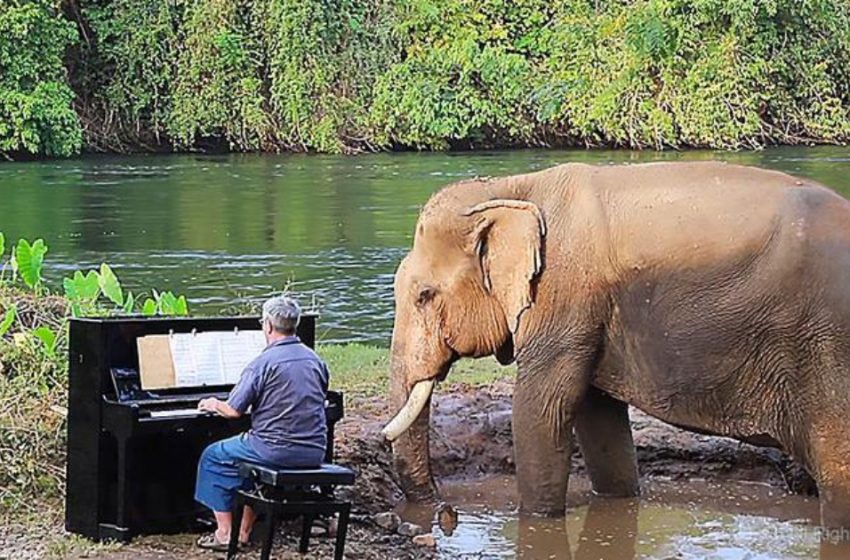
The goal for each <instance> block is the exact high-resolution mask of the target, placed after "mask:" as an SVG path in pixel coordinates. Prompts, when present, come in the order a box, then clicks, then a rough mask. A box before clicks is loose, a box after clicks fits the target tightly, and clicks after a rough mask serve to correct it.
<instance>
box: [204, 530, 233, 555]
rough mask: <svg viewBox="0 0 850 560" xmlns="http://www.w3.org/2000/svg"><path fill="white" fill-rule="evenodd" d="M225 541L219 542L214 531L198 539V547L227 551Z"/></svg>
mask: <svg viewBox="0 0 850 560" xmlns="http://www.w3.org/2000/svg"><path fill="white" fill-rule="evenodd" d="M227 545H228V543H226V542H221V541H220V540H218V537H216V536H215V533H214V532H213V533H208V534H206V535H204V536H202V537H201V538H199V539H198V547H200V548H203V549H206V550H214V551H216V552H227Z"/></svg>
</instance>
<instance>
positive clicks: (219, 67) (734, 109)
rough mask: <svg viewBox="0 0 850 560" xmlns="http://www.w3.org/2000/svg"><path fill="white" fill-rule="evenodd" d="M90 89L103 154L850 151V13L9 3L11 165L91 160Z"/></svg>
mask: <svg viewBox="0 0 850 560" xmlns="http://www.w3.org/2000/svg"><path fill="white" fill-rule="evenodd" d="M75 27H76V29H77V31H78V32H77V31H75ZM69 48H70V50H69ZM66 51H67V52H66ZM63 56H64V57H65V59H64V67H63ZM65 67H67V68H69V69H70V75H71V78H70V81H69V78H68V76H67V74H68V72H66V70H65ZM69 83H70V84H71V85H70V86H69ZM72 88H73V89H72ZM72 91H73V92H76V106H77V110H78V111H79V114H80V115H82V117H83V119H84V121H85V127H84V129H85V145H86V147H87V148H89V149H108V150H129V149H133V148H137V147H141V148H145V149H161V148H166V149H178V150H194V149H203V148H206V147H210V146H213V147H225V148H227V149H230V150H240V151H247V150H263V151H279V150H298V151H306V150H315V151H321V152H356V151H361V150H377V149H390V148H398V147H401V148H404V147H410V148H418V149H445V148H450V147H454V146H460V147H488V146H527V145H539V144H543V143H548V144H559V145H565V144H570V145H575V144H578V145H587V146H594V145H612V146H624V147H634V148H644V147H648V148H664V147H670V146H672V147H686V146H698V147H721V148H752V147H756V148H757V147H760V146H763V145H766V144H772V143H799V142H845V141H847V140H848V139H850V93H849V92H850V4H848V3H846V2H836V1H834V0H810V1H807V2H802V3H801V2H797V1H796V0H628V1H622V0H558V1H556V2H551V1H550V2H546V1H544V0H515V1H510V0H441V1H436V0H301V1H295V0H234V1H232V2H222V1H221V0H185V1H184V0H181V1H179V2H175V1H171V0H111V1H107V0H77V1H76V2H73V3H68V5H67V6H66V7H65V10H64V12H62V11H60V10H58V9H57V8H56V7H55V6H54V4H52V3H50V2H49V1H48V0H12V1H11V2H10V3H7V4H6V5H4V6H3V7H0V117H2V118H0V151H3V152H11V151H26V152H31V153H36V154H48V155H67V154H69V153H73V152H76V151H78V150H79V149H80V146H81V128H80V125H79V122H78V119H77V117H76V115H75V113H74V111H73V110H72V109H71V104H72V101H73V100H74V99H75V95H74V93H72Z"/></svg>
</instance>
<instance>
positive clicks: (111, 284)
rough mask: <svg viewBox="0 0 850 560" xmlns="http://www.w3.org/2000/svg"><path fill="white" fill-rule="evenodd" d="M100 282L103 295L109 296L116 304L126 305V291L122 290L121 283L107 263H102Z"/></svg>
mask: <svg viewBox="0 0 850 560" xmlns="http://www.w3.org/2000/svg"><path fill="white" fill-rule="evenodd" d="M98 282H99V284H100V289H101V291H102V292H103V295H105V296H106V297H107V298H109V301H111V302H112V303H114V304H115V305H124V292H123V291H122V290H121V283H120V282H119V281H118V277H117V276H115V273H114V272H112V269H111V268H109V265H108V264H106V263H103V264H102V265H100V276H99V277H98Z"/></svg>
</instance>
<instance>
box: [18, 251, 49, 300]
mask: <svg viewBox="0 0 850 560" xmlns="http://www.w3.org/2000/svg"><path fill="white" fill-rule="evenodd" d="M45 253H47V245H45V244H44V240H43V239H36V240H35V242H34V243H33V244H32V245H30V243H29V242H28V241H27V240H26V239H21V240H20V241H18V246H17V247H16V248H15V263H16V266H17V270H18V273H19V274H20V275H21V279H22V280H23V281H24V284H26V285H27V286H28V287H29V288H31V289H34V288H35V287H36V286H38V285H39V284H41V270H42V268H43V266H44V255H45Z"/></svg>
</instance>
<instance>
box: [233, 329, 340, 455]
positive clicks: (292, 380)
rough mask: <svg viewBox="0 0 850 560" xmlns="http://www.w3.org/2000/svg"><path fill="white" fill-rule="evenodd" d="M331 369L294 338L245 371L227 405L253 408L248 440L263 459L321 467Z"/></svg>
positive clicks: (280, 342) (269, 349) (242, 410)
mask: <svg viewBox="0 0 850 560" xmlns="http://www.w3.org/2000/svg"><path fill="white" fill-rule="evenodd" d="M329 377H330V376H329V373H328V367H327V366H326V365H325V363H324V362H323V361H322V359H321V358H319V357H318V356H317V355H316V353H315V352H313V351H312V350H311V349H310V348H308V347H307V346H305V345H304V344H302V343H301V341H300V340H299V339H298V337H296V336H290V337H286V338H283V339H281V340H278V341H276V342H273V343H272V344H269V345H268V346H267V347H266V349H265V350H263V353H262V354H260V355H259V356H257V358H255V359H254V361H252V362H251V363H250V364H248V366H247V367H246V368H245V371H243V372H242V377H240V378H239V382H238V383H237V384H236V386H235V387H233V390H232V391H231V392H230V396H229V397H228V399H227V403H228V404H229V405H230V406H231V407H233V408H234V409H236V410H237V411H238V412H240V413H242V414H244V413H245V412H246V411H247V410H248V408H249V407H251V430H250V431H249V432H248V441H249V443H250V444H251V445H252V446H253V447H254V449H255V450H256V451H257V453H259V454H260V455H261V456H263V457H265V458H266V459H267V460H269V461H270V462H272V463H277V464H281V465H286V466H296V467H297V466H315V465H318V464H319V463H320V462H321V459H322V457H323V456H324V453H325V448H326V446H327V437H328V429H327V421H326V419H325V396H326V394H327V390H328V381H329Z"/></svg>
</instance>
